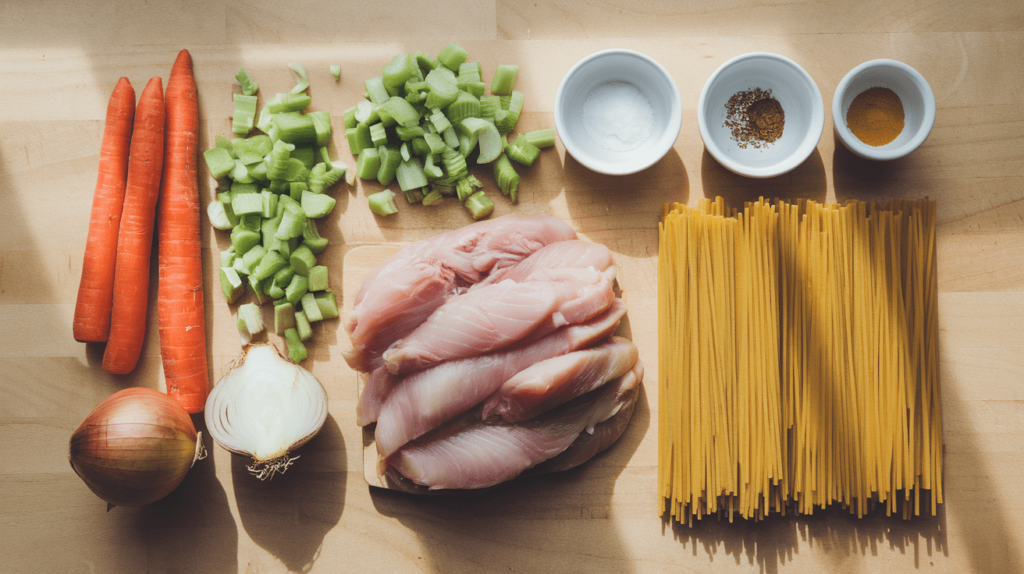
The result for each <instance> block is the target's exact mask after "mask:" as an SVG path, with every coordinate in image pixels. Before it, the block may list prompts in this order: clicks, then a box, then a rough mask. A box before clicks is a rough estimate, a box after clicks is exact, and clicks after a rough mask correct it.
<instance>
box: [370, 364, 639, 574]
mask: <svg viewBox="0 0 1024 574" xmlns="http://www.w3.org/2000/svg"><path fill="white" fill-rule="evenodd" d="M648 384H651V383H649V382H648ZM640 390H641V392H640V396H639V398H638V399H637V404H636V407H635V410H634V412H633V417H632V420H631V421H630V424H629V427H628V428H627V429H626V431H625V433H623V435H622V436H621V437H620V438H619V440H618V441H617V442H616V443H615V444H613V445H612V446H611V447H609V448H608V449H607V450H605V451H604V452H601V453H599V454H598V455H596V456H595V457H594V458H592V459H590V460H589V461H587V462H586V463H584V464H582V465H580V466H579V467H577V468H574V469H571V470H568V471H565V472H558V473H553V474H545V475H539V476H529V477H520V478H518V479H515V480H512V481H510V482H507V483H505V484H502V485H498V486H496V487H493V488H490V489H487V490H483V491H469V492H465V493H460V492H456V493H451V494H439V495H429V494H427V495H416V494H409V493H406V492H401V491H397V490H383V489H377V488H371V489H370V495H371V499H372V501H373V505H374V507H375V508H376V510H377V511H378V512H379V513H380V514H381V515H383V516H387V517H391V518H395V519H397V520H398V521H399V522H401V523H402V524H403V525H405V526H406V527H408V528H409V529H410V530H411V531H413V532H415V533H416V535H417V536H418V537H419V543H420V548H421V552H422V553H423V555H422V556H421V558H422V559H423V560H425V561H429V566H424V567H423V569H424V570H431V571H438V572H464V571H465V572H469V571H494V570H496V569H501V570H506V569H507V570H508V571H519V572H545V571H546V572H570V571H571V572H578V571H597V572H622V573H628V572H633V571H634V566H633V564H631V563H630V562H629V561H626V560H622V556H623V555H624V554H625V548H624V545H623V543H622V541H621V540H620V538H619V534H618V530H617V528H616V526H615V522H614V521H613V520H609V519H608V518H609V517H610V515H611V514H612V504H613V503H612V500H611V499H612V495H613V493H614V490H615V483H616V480H617V479H618V477H619V475H620V474H622V472H623V470H624V469H625V467H626V464H627V463H628V462H629V460H630V458H631V457H632V456H633V455H634V453H635V452H636V450H637V448H638V446H639V445H640V442H641V441H642V440H643V437H644V435H645V434H646V433H647V432H648V430H649V427H650V424H651V410H650V405H649V404H648V400H647V393H646V390H645V389H644V387H641V389H640ZM481 561H486V563H487V564H490V565H492V566H494V567H492V568H485V567H483V566H482V563H481Z"/></svg>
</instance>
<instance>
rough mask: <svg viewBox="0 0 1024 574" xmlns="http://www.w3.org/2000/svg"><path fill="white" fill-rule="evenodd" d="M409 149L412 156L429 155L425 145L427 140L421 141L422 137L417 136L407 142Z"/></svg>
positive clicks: (427, 146)
mask: <svg viewBox="0 0 1024 574" xmlns="http://www.w3.org/2000/svg"><path fill="white" fill-rule="evenodd" d="M424 135H426V134H424ZM409 148H410V150H411V151H412V155H415V156H419V157H424V156H427V155H429V154H430V146H429V145H427V140H425V139H423V136H417V137H414V138H412V139H411V140H409Z"/></svg>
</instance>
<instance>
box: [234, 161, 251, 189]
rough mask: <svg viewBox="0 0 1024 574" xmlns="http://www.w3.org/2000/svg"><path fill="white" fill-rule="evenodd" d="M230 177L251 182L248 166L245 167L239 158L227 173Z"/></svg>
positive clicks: (242, 181) (243, 181)
mask: <svg viewBox="0 0 1024 574" xmlns="http://www.w3.org/2000/svg"><path fill="white" fill-rule="evenodd" d="M228 175H229V176H230V177H231V179H233V180H235V181H237V182H241V183H252V182H253V179H252V176H250V175H249V168H247V167H245V164H244V163H242V162H241V161H239V160H237V159H236V160H235V167H234V168H233V169H232V170H231V173H230V174H228Z"/></svg>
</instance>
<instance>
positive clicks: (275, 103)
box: [264, 94, 313, 131]
mask: <svg viewBox="0 0 1024 574" xmlns="http://www.w3.org/2000/svg"><path fill="white" fill-rule="evenodd" d="M312 101H313V100H312V99H311V98H310V97H309V96H308V95H306V94H276V95H275V96H274V97H273V98H271V99H270V100H269V101H268V102H267V110H268V111H269V112H270V113H271V114H280V113H284V112H298V111H301V110H304V109H306V108H308V107H309V104H310V103H311V102H312ZM264 131H265V130H264Z"/></svg>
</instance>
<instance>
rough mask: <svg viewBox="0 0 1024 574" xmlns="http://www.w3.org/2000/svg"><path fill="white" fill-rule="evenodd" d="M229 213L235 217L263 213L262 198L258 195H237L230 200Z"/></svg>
mask: <svg viewBox="0 0 1024 574" xmlns="http://www.w3.org/2000/svg"><path fill="white" fill-rule="evenodd" d="M231 211H233V212H234V213H235V215H239V216H241V215H246V214H248V213H263V196H262V195H260V194H258V193H239V194H236V195H235V197H234V198H233V199H232V200H231Z"/></svg>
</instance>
